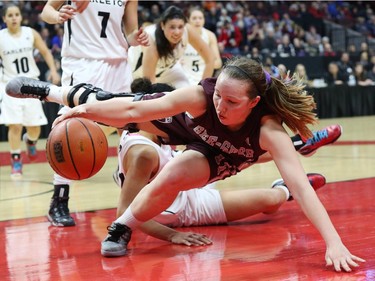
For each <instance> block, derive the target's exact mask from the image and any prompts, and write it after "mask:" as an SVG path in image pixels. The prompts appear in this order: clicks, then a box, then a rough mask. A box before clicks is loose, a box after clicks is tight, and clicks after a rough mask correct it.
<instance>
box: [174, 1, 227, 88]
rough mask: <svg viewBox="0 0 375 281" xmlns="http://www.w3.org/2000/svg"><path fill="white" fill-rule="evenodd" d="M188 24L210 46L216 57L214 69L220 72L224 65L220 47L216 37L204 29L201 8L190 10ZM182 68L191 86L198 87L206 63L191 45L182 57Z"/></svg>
mask: <svg viewBox="0 0 375 281" xmlns="http://www.w3.org/2000/svg"><path fill="white" fill-rule="evenodd" d="M188 22H189V24H190V25H191V26H192V28H193V29H194V30H195V32H196V33H197V34H199V35H200V37H201V38H202V40H203V41H204V42H206V44H207V45H208V46H209V48H210V51H211V52H212V54H213V55H214V69H215V70H219V69H220V68H221V66H222V64H223V62H222V60H221V57H220V51H219V46H218V44H217V39H216V35H215V34H214V33H213V32H212V31H210V30H208V29H207V28H204V13H203V11H202V9H200V8H191V9H190V10H189V15H188ZM181 61H182V66H183V68H184V70H185V71H186V73H187V77H188V79H189V82H190V84H191V85H196V84H198V83H199V81H200V80H202V77H203V70H204V68H205V62H204V60H203V58H202V57H201V56H200V55H199V53H198V52H197V50H196V49H194V48H193V46H191V45H190V44H188V45H187V47H186V50H185V53H184V56H183V57H182V60H181Z"/></svg>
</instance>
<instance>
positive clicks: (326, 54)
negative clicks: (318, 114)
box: [0, 0, 375, 87]
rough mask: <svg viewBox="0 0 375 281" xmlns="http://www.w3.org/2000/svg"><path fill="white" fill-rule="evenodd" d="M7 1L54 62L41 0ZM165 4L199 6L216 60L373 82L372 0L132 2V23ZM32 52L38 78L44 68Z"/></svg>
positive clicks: (310, 79) (56, 39)
mask: <svg viewBox="0 0 375 281" xmlns="http://www.w3.org/2000/svg"><path fill="white" fill-rule="evenodd" d="M6 2H9V1H1V2H0V10H1V9H2V7H3V5H4V4H5V3H6ZM13 2H16V3H17V4H18V5H19V6H20V7H21V9H22V14H23V25H27V26H30V27H33V28H34V29H36V30H37V31H39V32H40V34H41V35H42V37H43V39H44V40H45V42H46V43H47V45H48V47H49V48H50V49H51V50H52V53H53V55H54V57H55V59H56V63H57V65H59V64H60V63H59V60H60V51H61V45H62V37H63V27H62V26H61V25H49V24H47V23H45V22H43V21H42V20H41V18H40V13H41V11H42V9H43V6H44V4H45V1H21V0H19V1H13ZM169 5H177V6H179V7H181V8H182V9H184V10H186V11H187V10H188V9H189V8H190V7H191V6H200V7H202V9H204V11H205V23H206V24H205V27H206V28H207V29H209V30H211V31H213V32H214V33H215V34H216V36H217V39H218V44H219V48H220V52H221V56H222V57H223V59H224V60H225V58H228V57H231V56H233V55H243V56H249V57H251V58H254V59H258V60H260V61H262V62H263V64H264V66H265V68H268V70H269V71H270V72H271V73H273V74H274V75H278V76H283V75H287V72H288V71H289V72H290V74H292V73H294V72H298V73H299V75H300V76H302V77H304V78H305V80H306V83H307V84H308V86H310V87H322V86H327V85H337V84H348V85H362V86H366V85H373V84H374V83H375V13H374V11H375V2H374V1H311V2H310V1H140V2H139V10H138V14H139V22H140V24H143V25H147V24H150V23H153V22H155V21H157V19H158V18H159V16H160V14H161V12H162V11H163V10H165V8H166V7H168V6H169ZM4 27H5V25H4V23H3V22H2V21H1V22H0V28H4ZM35 57H36V59H37V62H38V66H39V67H40V69H41V77H40V79H41V80H45V77H46V71H47V70H46V69H47V67H46V65H45V63H44V62H43V58H42V57H41V56H40V55H39V54H38V53H37V52H36V53H35Z"/></svg>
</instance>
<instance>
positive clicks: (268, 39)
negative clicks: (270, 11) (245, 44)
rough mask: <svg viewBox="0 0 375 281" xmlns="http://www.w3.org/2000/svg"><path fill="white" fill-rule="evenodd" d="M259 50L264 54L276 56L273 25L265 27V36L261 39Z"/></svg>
mask: <svg viewBox="0 0 375 281" xmlns="http://www.w3.org/2000/svg"><path fill="white" fill-rule="evenodd" d="M260 45H261V50H262V51H261V52H262V54H264V55H270V56H272V57H274V56H276V51H277V45H278V44H277V41H276V38H275V30H274V28H273V27H267V28H266V32H265V36H264V38H263V39H262V40H261V43H260Z"/></svg>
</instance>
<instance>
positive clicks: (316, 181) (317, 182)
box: [272, 173, 326, 201]
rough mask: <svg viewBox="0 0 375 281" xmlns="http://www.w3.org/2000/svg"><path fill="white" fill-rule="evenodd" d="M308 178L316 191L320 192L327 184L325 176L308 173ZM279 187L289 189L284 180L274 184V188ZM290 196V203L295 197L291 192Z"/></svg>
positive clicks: (276, 181)
mask: <svg viewBox="0 0 375 281" xmlns="http://www.w3.org/2000/svg"><path fill="white" fill-rule="evenodd" d="M307 178H308V179H309V182H310V184H311V186H312V187H313V188H314V190H318V189H319V188H321V187H323V186H324V185H325V184H326V178H325V177H324V176H323V175H321V174H318V173H308V174H307ZM278 185H283V186H285V187H286V188H288V187H287V186H286V184H285V182H284V180H283V179H278V180H275V181H274V182H273V183H272V188H274V187H275V186H278ZM288 190H289V189H288ZM289 194H290V195H289V198H288V201H292V200H293V196H292V194H291V193H290V192H289Z"/></svg>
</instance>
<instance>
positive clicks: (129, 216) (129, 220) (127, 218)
mask: <svg viewBox="0 0 375 281" xmlns="http://www.w3.org/2000/svg"><path fill="white" fill-rule="evenodd" d="M115 222H117V223H121V224H125V225H126V226H127V227H129V228H131V229H134V228H137V227H138V226H140V225H141V224H143V223H144V222H143V221H139V220H137V219H136V218H135V217H134V215H133V212H132V210H131V208H130V207H128V208H127V209H126V211H125V212H124V213H123V214H122V215H121V216H120V217H119V218H118V219H117V220H115Z"/></svg>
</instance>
